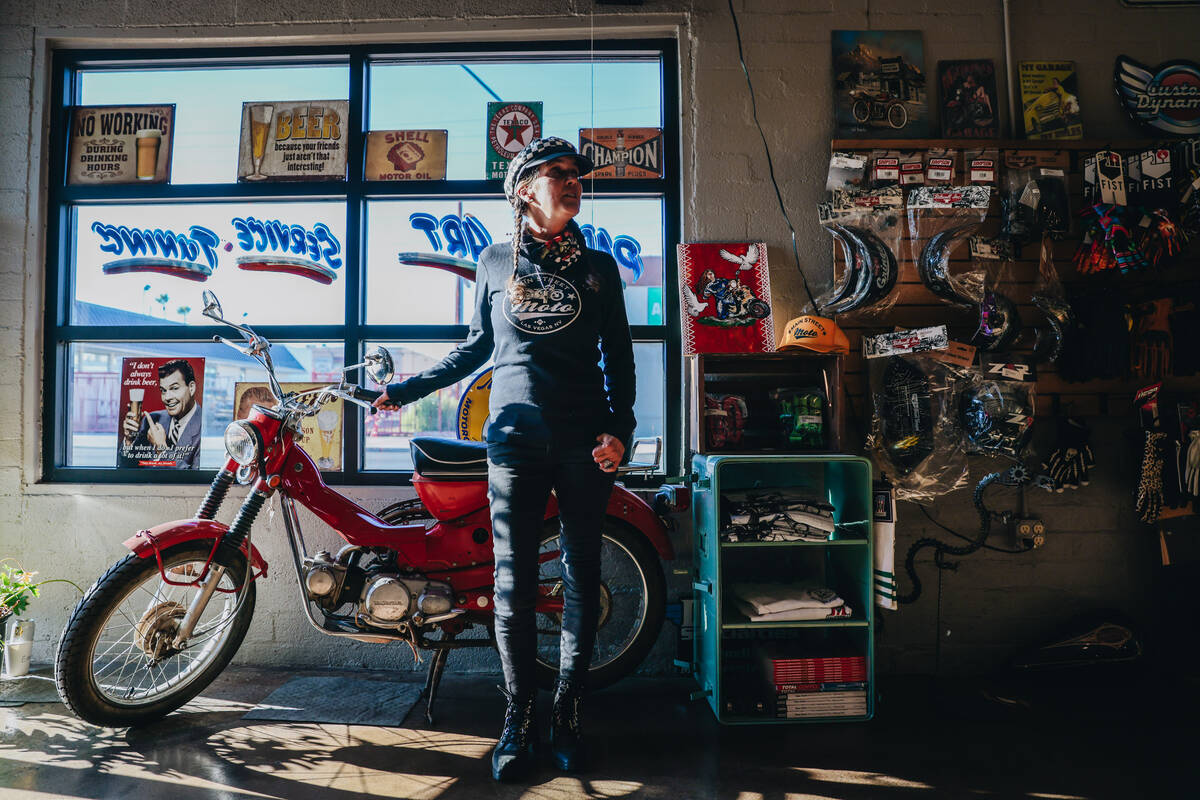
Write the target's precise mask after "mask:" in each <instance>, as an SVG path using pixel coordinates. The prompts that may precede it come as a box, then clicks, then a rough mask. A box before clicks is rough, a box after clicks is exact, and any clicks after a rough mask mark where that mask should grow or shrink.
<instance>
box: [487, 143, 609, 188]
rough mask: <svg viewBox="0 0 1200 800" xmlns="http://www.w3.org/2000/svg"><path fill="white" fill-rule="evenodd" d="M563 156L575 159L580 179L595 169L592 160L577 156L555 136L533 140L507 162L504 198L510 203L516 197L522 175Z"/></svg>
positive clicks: (568, 144)
mask: <svg viewBox="0 0 1200 800" xmlns="http://www.w3.org/2000/svg"><path fill="white" fill-rule="evenodd" d="M563 156H571V157H572V158H574V159H575V164H576V165H577V166H578V167H579V176H580V177H581V178H582V177H583V176H584V175H586V174H588V173H589V172H591V171H592V170H593V169H594V168H595V165H593V164H592V160H591V159H590V158H588V157H587V156H581V155H579V153H578V152H577V151H576V150H575V145H573V144H571V143H570V142H568V141H567V140H566V139H560V138H559V137H557V136H546V137H544V138H542V139H534V140H533V141H532V142H530V143H529V144H527V145H525V147H524V148H522V150H521V152H519V153H517V154H516V155H515V156H513V160H512V161H510V162H508V175H506V176H505V177H504V196H505V197H507V198H508V202H510V203H511V202H512V201H513V198H514V197H515V196H516V193H517V181H519V180H521V176H522V175H524V174H525V173H526V172H527V171H528V170H530V169H532V168H534V167H536V166H539V165H541V164H545V163H546V162H547V161H553V160H554V159H556V158H562V157H563Z"/></svg>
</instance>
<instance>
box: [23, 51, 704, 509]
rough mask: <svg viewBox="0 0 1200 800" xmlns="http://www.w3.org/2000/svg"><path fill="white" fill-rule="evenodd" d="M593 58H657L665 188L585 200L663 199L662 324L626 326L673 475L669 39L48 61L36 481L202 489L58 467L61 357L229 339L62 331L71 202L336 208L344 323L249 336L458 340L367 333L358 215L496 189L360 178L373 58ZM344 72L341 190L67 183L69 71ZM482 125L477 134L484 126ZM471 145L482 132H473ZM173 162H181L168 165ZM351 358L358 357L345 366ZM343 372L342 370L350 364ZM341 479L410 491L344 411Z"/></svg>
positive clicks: (136, 472)
mask: <svg viewBox="0 0 1200 800" xmlns="http://www.w3.org/2000/svg"><path fill="white" fill-rule="evenodd" d="M592 53H594V54H595V56H596V57H599V58H605V59H607V58H612V57H617V56H622V55H627V56H642V57H645V56H654V55H656V56H657V57H658V58H659V59H660V65H661V73H660V74H661V81H662V83H661V89H662V128H663V142H664V153H663V175H664V176H665V177H664V178H662V179H629V180H622V181H597V182H595V184H594V185H593V191H592V193H591V196H592V197H594V198H596V199H601V198H604V199H609V198H613V199H623V198H645V197H655V198H661V199H662V201H663V307H664V308H663V318H664V323H663V324H662V325H635V326H631V330H632V334H633V339H634V342H635V343H653V344H658V343H661V345H662V346H663V353H664V361H663V370H664V378H665V381H666V391H665V393H664V401H665V408H664V420H663V422H664V427H665V431H664V439H665V442H664V456H665V459H664V465H663V466H664V468H665V474H666V475H667V476H670V475H677V474H679V472H680V470H681V467H682V459H683V405H682V402H683V401H682V395H683V392H682V369H681V363H682V362H681V345H680V335H679V330H680V320H679V313H680V311H679V309H680V306H679V294H678V292H679V287H678V277H677V276H678V266H677V260H676V252H675V244H676V243H678V242H679V241H681V233H682V232H681V221H682V217H681V193H682V176H681V170H680V167H681V157H680V156H681V145H680V143H681V135H680V125H679V120H680V110H679V108H680V107H679V57H678V41H677V40H676V39H671V38H667V39H608V40H603V41H589V40H555V41H543V42H533V43H524V42H522V43H519V44H518V43H515V42H504V41H495V42H472V43H454V44H452V43H437V44H405V45H374V44H372V45H354V46H344V47H339V46H309V47H303V46H301V47H255V48H249V47H229V48H209V47H203V48H182V49H172V50H164V49H137V50H94V49H59V50H56V51H55V52H54V53H53V56H52V67H51V69H52V72H51V99H52V107H51V109H50V112H49V114H48V119H49V121H50V132H49V150H48V153H49V158H50V164H49V191H48V195H47V215H46V218H47V229H46V264H45V269H46V273H45V274H46V294H45V298H46V302H45V308H44V314H45V317H44V340H43V341H44V359H43V372H44V374H43V404H42V409H43V411H42V477H41V481H42V482H44V483H96V484H117V483H133V484H207V483H209V482H210V481H211V480H212V477H213V475H214V472H215V470H211V469H196V470H155V471H149V470H144V469H132V468H121V467H82V466H78V467H72V466H66V454H67V434H68V429H69V422H68V421H67V417H68V414H69V406H68V392H69V390H70V358H69V353H70V346H71V345H72V344H76V343H88V342H131V341H165V342H190V343H201V342H211V341H212V337H213V336H214V335H216V334H224V333H226V332H227V330H228V329H226V328H224V327H222V326H219V325H189V326H186V327H181V326H178V325H146V326H136V327H126V328H120V329H114V328H112V327H105V326H86V325H73V324H69V320H70V316H69V312H70V307H71V299H72V298H71V294H72V288H71V287H72V280H71V275H70V274H69V270H70V268H71V262H72V245H73V243H72V242H71V236H72V229H71V210H72V208H73V206H74V205H75V204H77V203H81V202H82V203H88V204H91V205H121V204H130V203H146V202H150V203H160V204H169V203H181V204H184V203H190V202H220V201H237V200H290V201H298V200H314V201H317V200H324V201H331V200H332V201H338V202H344V203H345V206H346V234H345V242H344V250H343V252H344V254H345V255H344V258H345V272H344V279H345V281H346V284H345V293H346V313H345V321H344V324H342V325H307V326H306V325H263V326H255V330H256V331H257V332H259V333H260V334H262V335H263V336H265V337H266V338H268V339H270V340H271V341H272V342H278V343H287V342H322V341H324V342H339V341H340V342H341V343H342V347H343V357H344V358H345V359H347V360H349V359H351V358H353V357H354V356H355V355H356V354H359V353H361V352H362V347H363V344H364V343H365V342H368V341H374V342H384V341H414V342H432V341H462V340H463V339H465V338H466V334H467V326H466V325H394V324H374V325H368V324H366V323H365V314H366V308H365V298H364V296H363V286H362V283H363V269H364V267H365V265H364V252H365V247H364V244H365V243H364V237H365V234H366V230H365V225H364V217H365V210H366V206H367V203H368V202H369V201H371V200H378V199H386V198H392V197H412V198H429V199H446V198H455V199H495V198H500V199H502V198H503V196H504V192H503V185H502V182H501V181H499V180H482V179H481V180H446V181H429V182H426V181H366V180H364V177H363V168H362V165H363V155H364V154H363V149H364V144H365V131H366V130H367V126H366V122H367V112H368V109H367V102H366V100H367V97H368V96H369V86H368V82H369V76H370V71H369V70H368V69H367V66H368V64H369V63H371V62H372V61H380V62H383V63H388V62H395V61H396V60H397V59H398V58H411V57H418V58H419V57H421V56H428V57H430V58H436V59H438V60H444V59H448V58H452V57H454V56H459V55H461V56H463V57H465V58H473V59H479V58H481V57H483V58H486V57H489V56H494V57H497V58H503V57H505V56H507V57H509V58H510V59H511V58H512V57H519V58H521V59H526V58H529V57H532V58H534V59H536V58H538V57H544V58H546V59H547V60H551V59H554V58H556V57H557V58H561V57H564V56H565V57H573V58H579V59H580V60H586V59H588V58H589V57H591V54H592ZM297 64H303V65H305V66H320V65H331V64H339V65H348V67H349V71H350V77H349V102H350V120H349V121H350V125H351V130H350V134H349V138H348V148H347V163H348V165H349V166H348V169H347V177H346V180H345V181H328V182H313V183H270V182H264V183H261V184H256V183H236V182H232V183H216V184H171V183H164V184H149V185H146V184H125V185H120V186H67V185H66V170H67V156H68V154H67V145H68V141H69V137H68V131H69V116H70V109H71V106H72V105H73V104H75V103H76V101H77V97H78V93H79V81H78V74H79V72H80V71H84V70H97V69H106V70H137V69H146V68H178V67H200V68H207V67H234V66H274V65H280V66H282V65H297ZM481 128H482V125H481ZM481 135H482V133H481ZM175 157H176V158H179V157H180V154H179V153H176V154H175ZM356 360H357V359H356ZM351 363H353V362H351ZM343 425H344V427H343V431H342V434H343V438H342V448H343V457H342V470H341V471H340V472H327V473H324V476H323V477H324V479H325V482H326V483H328V484H331V485H357V486H371V485H384V484H386V485H407V484H408V483H410V480H411V475H412V473H411V471H410V470H363V469H362V465H361V461H362V457H363V450H362V447H361V442H362V436H363V414H362V413H359V414H353V415H350V414H347V415H346V418H345V422H344V423H343ZM625 482H626V483H627V484H629V485H630V486H653V485H657V484H658V483H661V482H662V477H661V476H653V477H640V476H627V478H626V480H625Z"/></svg>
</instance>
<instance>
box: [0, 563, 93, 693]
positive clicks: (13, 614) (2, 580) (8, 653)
mask: <svg viewBox="0 0 1200 800" xmlns="http://www.w3.org/2000/svg"><path fill="white" fill-rule="evenodd" d="M49 583H68V584H70V585H71V586H74V587H75V588H76V589H78V590H79V592H80V593H81V594H82V592H83V590H82V589H79V586H77V585H76V584H75V583H74V582H73V581H69V580H67V579H66V578H50V579H48V580H44V581H39V580H37V573H36V572H29V571H28V570H26V569H25V568H23V567H22V566H21V565H20V563H18V562H17V561H16V560H15V559H12V558H5V559H0V637H2V638H0V643H2V644H3V646H4V673H5V674H6V675H8V676H12V677H16V676H19V675H24V674H25V673H26V672H28V671H29V652H30V650H31V649H32V648H33V620H31V619H22V618H21V614H23V613H24V612H25V609H26V607H28V605H29V601H30V600H31V599H33V598H34V597H37V596H38V590H39V588H41V587H42V586H45V585H46V584H49Z"/></svg>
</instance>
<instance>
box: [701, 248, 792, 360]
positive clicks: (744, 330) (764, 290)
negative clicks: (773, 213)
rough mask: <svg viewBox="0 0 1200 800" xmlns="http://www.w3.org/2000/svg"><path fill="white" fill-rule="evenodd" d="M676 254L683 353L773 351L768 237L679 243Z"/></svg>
mask: <svg viewBox="0 0 1200 800" xmlns="http://www.w3.org/2000/svg"><path fill="white" fill-rule="evenodd" d="M677 254H678V257H679V296H680V302H681V305H682V307H683V308H682V312H683V313H682V314H681V319H682V320H683V326H682V327H683V354H684V355H695V354H697V353H770V352H774V350H775V326H774V324H773V323H772V321H771V279H770V275H769V273H768V270H767V245H766V243H764V242H749V243H747V242H734V243H706V242H705V243H690V244H680V245H678V246H677Z"/></svg>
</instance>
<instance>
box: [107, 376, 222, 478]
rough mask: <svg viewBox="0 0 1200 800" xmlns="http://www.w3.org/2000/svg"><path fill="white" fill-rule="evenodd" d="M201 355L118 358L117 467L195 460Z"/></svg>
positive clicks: (192, 463)
mask: <svg viewBox="0 0 1200 800" xmlns="http://www.w3.org/2000/svg"><path fill="white" fill-rule="evenodd" d="M203 383H204V359H203V358H141V357H139V358H123V359H121V394H120V406H119V408H120V414H121V417H120V419H119V420H118V422H117V437H118V439H117V466H118V467H166V468H171V469H196V468H197V467H198V466H199V464H200V433H201V427H202V423H203V418H204V415H203V413H202V409H201V399H202V394H203V392H202V389H203Z"/></svg>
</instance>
